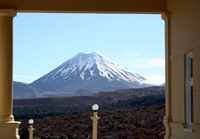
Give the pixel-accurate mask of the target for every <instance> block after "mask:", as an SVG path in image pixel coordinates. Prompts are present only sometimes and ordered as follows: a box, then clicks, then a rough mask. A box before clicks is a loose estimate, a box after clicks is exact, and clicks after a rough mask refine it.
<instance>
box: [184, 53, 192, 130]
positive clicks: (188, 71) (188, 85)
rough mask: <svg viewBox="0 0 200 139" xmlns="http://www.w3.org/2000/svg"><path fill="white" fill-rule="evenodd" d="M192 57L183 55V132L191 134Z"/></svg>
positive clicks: (190, 54)
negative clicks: (184, 125)
mask: <svg viewBox="0 0 200 139" xmlns="http://www.w3.org/2000/svg"><path fill="white" fill-rule="evenodd" d="M193 99H194V98H193V55H192V52H189V53H187V54H185V124H186V128H185V129H184V130H185V131H189V132H193V131H192V127H191V126H192V125H193V122H194V104H193V102H194V101H193Z"/></svg>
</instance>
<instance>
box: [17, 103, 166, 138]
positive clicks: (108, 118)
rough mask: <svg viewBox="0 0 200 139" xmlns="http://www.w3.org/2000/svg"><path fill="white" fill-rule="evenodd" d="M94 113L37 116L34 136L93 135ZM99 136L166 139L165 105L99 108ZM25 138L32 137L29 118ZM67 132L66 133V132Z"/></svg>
mask: <svg viewBox="0 0 200 139" xmlns="http://www.w3.org/2000/svg"><path fill="white" fill-rule="evenodd" d="M92 115H93V114H92V113H90V114H82V115H71V116H61V117H45V118H43V119H35V123H34V125H33V126H34V128H35V131H34V137H37V138H38V139H39V138H40V139H47V138H48V139H58V138H60V137H61V135H62V136H63V138H64V137H67V138H68V139H91V136H92V135H91V133H92V120H91V118H90V117H92ZM98 116H99V117H100V119H99V121H98V139H163V137H164V134H165V130H164V125H163V117H164V105H156V106H146V107H135V108H131V109H124V110H118V111H107V112H99V113H98ZM21 122H22V124H21V126H20V134H21V139H26V138H27V137H28V131H27V128H28V120H21ZM63 134H64V135H65V136H64V135H63Z"/></svg>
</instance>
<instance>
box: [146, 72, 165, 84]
mask: <svg viewBox="0 0 200 139" xmlns="http://www.w3.org/2000/svg"><path fill="white" fill-rule="evenodd" d="M145 78H146V79H148V80H149V82H150V83H151V84H153V85H163V84H164V83H165V76H163V75H158V74H156V75H150V76H146V77H145Z"/></svg>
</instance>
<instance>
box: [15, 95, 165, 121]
mask: <svg viewBox="0 0 200 139" xmlns="http://www.w3.org/2000/svg"><path fill="white" fill-rule="evenodd" d="M161 104H165V97H164V95H158V96H145V97H141V98H135V99H129V100H122V101H118V102H117V103H111V104H100V110H99V112H102V111H114V110H121V109H130V108H134V107H141V106H152V105H161ZM91 112H92V109H91V106H82V105H80V106H69V107H61V106H36V107H14V115H15V118H16V119H31V118H32V119H41V118H44V117H47V116H48V117H49V116H64V115H65V116H69V115H77V114H86V113H91Z"/></svg>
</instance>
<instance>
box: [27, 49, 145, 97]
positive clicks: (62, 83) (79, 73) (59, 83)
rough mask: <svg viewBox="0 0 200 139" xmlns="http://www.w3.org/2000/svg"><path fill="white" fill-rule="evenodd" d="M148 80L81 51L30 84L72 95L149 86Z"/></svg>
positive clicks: (96, 55)
mask: <svg viewBox="0 0 200 139" xmlns="http://www.w3.org/2000/svg"><path fill="white" fill-rule="evenodd" d="M147 82H148V81H147V80H146V79H145V78H143V77H142V76H140V75H139V74H136V73H134V72H132V71H129V70H127V69H126V68H124V67H123V66H121V65H119V64H117V63H115V62H114V61H111V60H110V59H108V58H107V57H105V56H103V55H102V54H100V53H98V52H92V53H89V52H82V53H78V54H77V55H76V56H74V57H73V58H71V59H69V60H68V61H66V62H64V63H63V64H62V65H60V66H59V67H57V68H56V69H54V70H53V71H51V72H50V73H48V74H46V75H45V76H43V77H41V78H40V79H38V80H36V81H34V82H33V83H31V84H30V85H31V86H33V87H37V88H41V89H44V90H48V91H57V92H62V93H63V94H73V93H81V92H98V91H108V90H114V89H125V88H140V87H146V86H149V85H148V84H147Z"/></svg>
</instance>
